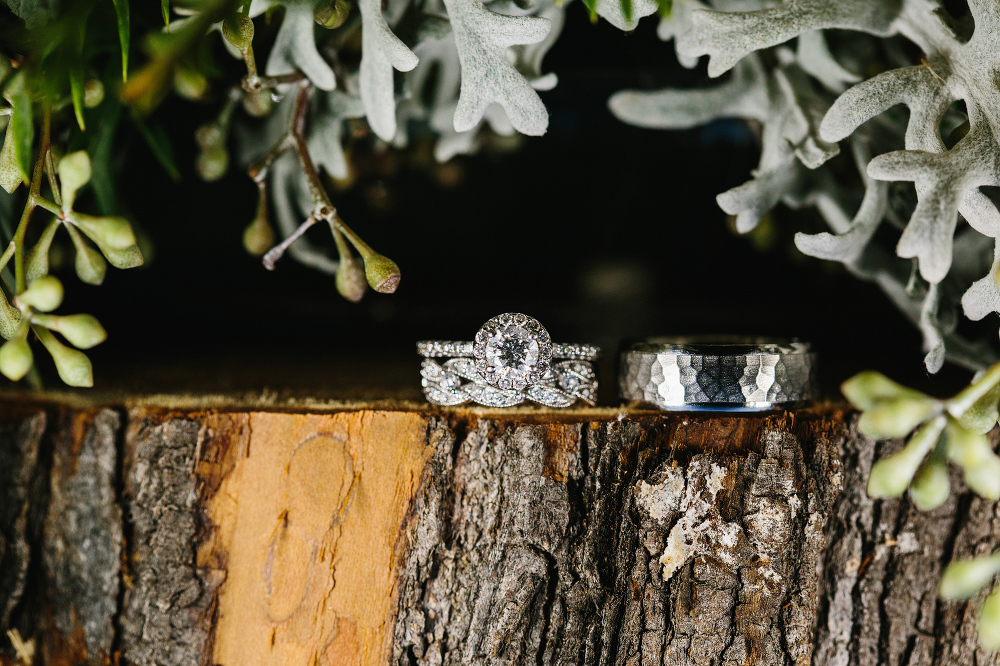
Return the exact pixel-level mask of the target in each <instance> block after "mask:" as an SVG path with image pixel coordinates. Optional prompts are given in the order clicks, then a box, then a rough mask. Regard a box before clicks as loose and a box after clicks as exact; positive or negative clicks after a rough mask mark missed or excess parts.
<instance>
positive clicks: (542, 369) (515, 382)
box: [417, 313, 600, 407]
mask: <svg viewBox="0 0 1000 666" xmlns="http://www.w3.org/2000/svg"><path fill="white" fill-rule="evenodd" d="M417 353H418V354H420V355H421V356H423V357H425V359H424V361H423V364H422V367H421V371H420V374H421V377H422V380H421V383H422V384H423V387H424V396H425V397H426V398H427V400H428V401H429V402H431V403H434V404H436V405H446V406H450V405H460V404H462V403H464V402H469V401H472V402H476V403H478V404H480V405H486V406H488V407H511V406H513V405H518V404H520V403H522V402H525V401H526V400H530V401H532V402H536V403H538V404H541V405H546V406H549V407H568V406H570V405H572V404H573V403H574V402H576V401H577V400H583V401H584V402H586V403H589V404H591V405H592V404H594V401H595V399H596V395H597V376H596V374H595V373H594V368H593V366H592V365H591V363H590V362H591V361H593V360H595V359H597V357H598V355H599V354H600V349H599V348H598V347H594V346H592V345H567V344H553V343H552V340H551V339H550V338H549V333H548V331H546V330H545V327H544V326H542V325H541V324H540V323H539V322H538V321H537V320H535V319H532V318H531V317H528V316H527V315H523V314H519V313H507V314H502V315H499V316H497V317H494V318H493V319H490V320H489V321H488V322H486V323H485V324H483V326H482V328H480V329H479V331H478V332H477V333H476V337H475V340H474V341H472V342H453V341H446V340H425V341H423V342H418V343H417ZM434 359H447V360H445V361H443V362H442V363H438V362H437V361H435V360H434Z"/></svg>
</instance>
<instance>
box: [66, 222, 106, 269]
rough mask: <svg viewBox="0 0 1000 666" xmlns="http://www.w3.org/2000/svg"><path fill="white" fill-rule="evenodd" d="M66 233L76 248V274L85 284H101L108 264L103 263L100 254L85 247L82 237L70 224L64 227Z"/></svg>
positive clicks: (87, 246)
mask: <svg viewBox="0 0 1000 666" xmlns="http://www.w3.org/2000/svg"><path fill="white" fill-rule="evenodd" d="M66 231H68V232H69V237H70V238H71V239H72V240H73V245H74V246H75V247H76V274H77V276H79V278H80V279H81V280H83V281H84V282H86V283H87V284H101V283H102V282H104V274H105V273H106V272H107V270H108V264H107V262H106V261H104V257H102V256H101V253H100V252H98V251H97V250H95V249H94V248H92V247H90V246H89V245H87V243H86V242H85V241H84V240H83V236H81V235H80V232H79V231H77V230H76V227H74V226H73V225H72V224H67V225H66Z"/></svg>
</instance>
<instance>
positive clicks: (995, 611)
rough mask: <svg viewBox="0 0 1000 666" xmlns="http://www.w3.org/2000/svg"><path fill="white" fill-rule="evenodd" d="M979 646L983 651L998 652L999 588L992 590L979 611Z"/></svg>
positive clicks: (999, 630)
mask: <svg viewBox="0 0 1000 666" xmlns="http://www.w3.org/2000/svg"><path fill="white" fill-rule="evenodd" d="M978 628H979V645H980V646H982V648H983V649H984V650H988V651H990V652H993V651H995V650H1000V586H998V587H996V588H994V590H993V591H992V592H990V594H989V596H988V597H986V601H984V602H983V605H982V607H981V608H980V609H979V626H978Z"/></svg>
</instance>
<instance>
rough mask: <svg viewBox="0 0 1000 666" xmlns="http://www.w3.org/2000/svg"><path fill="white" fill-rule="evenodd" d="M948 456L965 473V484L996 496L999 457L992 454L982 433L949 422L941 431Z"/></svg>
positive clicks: (999, 492) (999, 483)
mask: <svg viewBox="0 0 1000 666" xmlns="http://www.w3.org/2000/svg"><path fill="white" fill-rule="evenodd" d="M945 436H946V438H947V446H948V457H949V458H950V459H951V460H952V461H954V462H955V463H956V464H958V465H959V466H960V467H961V468H962V470H963V471H964V472H965V483H966V485H968V486H969V488H971V489H972V490H973V491H975V492H976V493H978V494H979V495H981V496H983V497H986V498H987V499H991V500H998V499H1000V458H998V457H997V455H996V454H995V453H993V448H992V447H991V446H990V440H989V439H987V438H986V435H983V434H981V433H977V432H973V431H971V430H966V429H965V428H963V427H962V426H961V425H960V424H959V423H958V421H949V422H948V430H947V432H946V433H945Z"/></svg>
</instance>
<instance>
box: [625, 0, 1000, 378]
mask: <svg viewBox="0 0 1000 666" xmlns="http://www.w3.org/2000/svg"><path fill="white" fill-rule="evenodd" d="M969 7H970V10H971V14H972V16H971V19H972V20H973V21H974V24H975V25H974V27H972V30H971V38H967V39H966V38H964V36H965V35H966V34H967V31H965V30H963V27H968V26H961V25H960V24H959V21H956V20H955V18H954V17H950V16H948V15H947V14H946V12H945V11H944V9H943V8H942V6H941V5H940V3H939V2H936V1H935V0H835V1H832V0H785V1H784V2H776V1H771V2H768V1H762V0H714V1H712V2H710V3H708V4H706V3H703V2H699V1H698V0H675V1H674V3H673V11H672V12H671V14H670V15H669V16H668V17H666V18H664V19H662V20H661V23H660V26H659V30H658V34H659V36H660V38H661V39H664V40H674V42H675V48H676V51H677V56H678V59H679V61H680V63H681V64H682V65H684V66H686V67H694V66H695V65H696V64H697V63H698V61H699V58H700V57H701V56H706V55H707V56H708V73H709V76H712V77H718V76H721V75H723V74H727V73H728V78H727V79H726V80H725V81H724V82H723V83H721V84H719V85H716V86H714V87H710V88H706V89H701V90H672V89H668V90H662V91H656V92H648V91H632V90H629V91H622V92H620V93H618V94H616V95H615V96H613V97H612V98H611V100H610V101H609V106H610V108H611V110H612V112H613V113H614V114H615V115H616V116H618V117H619V118H620V119H621V120H623V121H625V122H628V123H631V124H635V125H639V126H642V127H653V128H663V129H681V128H689V127H694V126H697V125H701V124H704V123H706V122H709V121H712V120H714V119H716V118H743V119H747V120H750V121H754V122H755V123H757V124H758V125H759V127H760V135H761V158H760V164H759V165H758V167H757V169H756V170H755V171H754V173H753V178H752V179H751V180H750V181H748V182H747V183H745V184H743V185H740V186H739V187H736V188H734V189H732V190H729V191H728V192H723V193H722V194H720V195H719V196H718V203H719V205H720V207H721V208H722V209H723V210H725V211H726V212H727V213H730V214H732V215H735V216H736V225H737V228H738V229H739V230H740V231H741V232H747V231H750V230H752V229H753V228H754V227H755V226H756V225H757V224H758V222H759V221H760V220H761V218H762V217H763V216H764V215H765V214H767V212H768V211H770V210H771V209H772V208H773V207H774V206H775V205H776V204H777V203H779V202H782V203H784V204H786V205H788V206H790V207H793V208H799V207H802V206H813V207H815V208H816V209H817V210H818V211H819V213H820V215H821V216H822V217H823V219H824V220H825V221H826V223H827V224H828V226H829V227H830V230H831V233H820V234H803V233H800V234H797V236H796V239H795V240H796V245H797V246H798V248H799V249H800V250H801V251H802V252H804V253H805V254H808V255H812V256H815V257H820V258H823V259H828V260H832V261H839V262H841V263H843V264H844V266H845V267H847V269H848V270H849V271H851V272H852V273H854V274H855V275H857V276H858V277H860V278H862V279H865V280H869V281H872V282H874V283H876V284H878V285H879V286H880V287H881V288H882V290H883V291H884V292H885V293H886V294H887V295H888V296H889V298H890V299H891V300H892V301H893V303H895V305H896V306H897V307H898V308H899V309H900V310H901V311H902V312H903V313H904V314H906V315H907V317H909V318H910V319H911V320H912V321H913V322H914V323H915V324H916V325H917V326H918V327H919V329H920V330H921V332H922V334H923V337H924V348H925V351H926V352H927V355H926V356H925V359H924V362H925V365H926V367H927V369H928V370H930V371H931V372H936V371H937V370H939V369H940V368H941V366H942V364H943V363H944V361H945V359H946V358H947V359H949V360H951V361H953V362H956V363H958V364H960V365H963V366H965V367H968V368H972V369H978V368H982V367H984V366H985V365H987V364H988V363H990V362H991V361H993V360H994V359H995V352H993V351H992V349H991V347H990V345H989V344H988V343H987V342H986V341H985V340H978V341H969V340H966V339H964V338H962V337H960V336H959V335H957V334H956V333H955V329H956V326H957V323H958V319H959V316H958V314H959V309H960V308H961V310H962V311H963V312H964V314H965V316H966V317H968V318H970V319H973V320H978V319H982V318H983V317H985V316H986V315H988V314H990V313H992V312H1000V282H998V277H1000V240H998V239H1000V213H998V211H997V208H996V205H995V204H994V202H993V200H992V199H990V197H989V196H987V194H986V193H984V192H983V191H982V190H981V189H980V188H981V187H983V186H997V185H1000V145H998V140H997V137H998V134H997V132H998V131H1000V91H998V89H997V83H996V82H997V78H996V71H997V69H996V67H997V65H996V62H997V57H996V54H997V53H998V52H1000V3H997V2H995V0H970V1H969ZM959 18H960V17H959ZM833 28H836V29H842V30H849V31H854V33H842V34H840V35H838V38H839V39H838V41H839V43H840V44H841V48H840V49H839V51H837V52H832V51H831V48H830V45H829V44H828V40H827V33H826V32H825V31H826V30H829V29H833ZM900 38H902V39H906V40H909V41H910V42H912V43H913V44H915V45H916V46H917V47H919V49H920V50H921V51H922V52H923V54H924V58H923V60H922V61H921V62H905V58H904V56H902V55H901V49H899V48H898V44H897V41H894V40H899V39H900ZM792 40H794V42H793V41H792ZM877 47H881V48H882V49H883V53H885V54H888V59H889V60H890V62H891V64H892V67H893V68H892V69H889V70H887V71H885V72H882V73H881V74H878V75H876V76H874V77H872V78H870V79H868V80H864V81H862V76H861V73H862V72H864V71H865V67H864V65H865V64H866V63H865V60H864V56H863V54H866V53H874V52H875V51H874V49H875V48H877ZM848 86H851V87H848ZM956 102H962V103H964V110H959V108H958V106H957V105H956V104H955V103H956ZM897 105H905V106H906V107H907V108H908V110H909V116H908V118H907V117H906V115H905V114H900V113H899V112H898V111H897V110H895V109H894V108H893V107H896V106H897ZM965 123H967V125H966V124H965ZM966 127H967V130H965V128H966ZM963 131H964V132H965V133H964V136H961V138H960V139H959V140H958V141H957V142H955V143H954V145H951V146H950V147H949V143H946V140H945V139H944V138H942V137H943V136H944V137H949V136H950V135H952V134H961V133H962V132H963ZM841 143H844V144H845V148H847V149H849V151H850V157H851V159H852V161H853V162H854V164H855V165H856V168H857V171H858V173H859V176H860V179H861V182H862V186H863V195H862V196H858V194H857V192H856V187H855V186H852V184H851V183H850V182H845V179H844V178H842V177H841V176H839V173H838V172H836V171H834V169H832V168H831V167H830V164H829V163H828V161H829V160H831V158H833V157H835V156H836V155H837V154H838V152H839V147H840V144H841ZM902 182H912V183H914V187H913V190H910V191H907V190H906V189H905V188H904V187H903V186H902V185H900V184H899V183H902ZM912 191H915V195H916V196H915V200H912V199H913V197H912V195H911V194H910V192H912ZM883 222H886V223H888V224H890V225H892V226H895V227H898V228H900V229H901V233H900V234H899V239H898V243H897V244H896V246H895V248H894V253H893V252H892V251H891V250H890V249H888V248H883V247H882V246H881V245H880V244H879V242H877V241H876V236H875V234H876V231H877V230H878V229H879V227H880V226H881V225H882V224H883ZM893 254H895V256H893Z"/></svg>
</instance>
